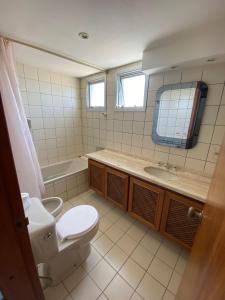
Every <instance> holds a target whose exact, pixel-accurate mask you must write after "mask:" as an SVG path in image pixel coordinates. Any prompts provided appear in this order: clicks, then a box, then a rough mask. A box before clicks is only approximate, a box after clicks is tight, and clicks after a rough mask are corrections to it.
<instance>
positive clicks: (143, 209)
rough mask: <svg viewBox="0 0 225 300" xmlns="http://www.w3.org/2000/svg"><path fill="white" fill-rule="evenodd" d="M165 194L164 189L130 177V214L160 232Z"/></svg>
mask: <svg viewBox="0 0 225 300" xmlns="http://www.w3.org/2000/svg"><path fill="white" fill-rule="evenodd" d="M164 193H165V192H164V190H163V189H161V188H159V187H157V186H155V185H153V184H150V183H148V182H145V181H143V180H139V179H137V178H135V177H130V191H129V204H128V212H129V214H130V215H131V216H133V217H135V218H136V219H138V220H139V221H141V222H143V223H145V224H146V225H148V226H150V227H152V228H154V229H155V230H159V227H160V220H161V214H162V208H163V199H164Z"/></svg>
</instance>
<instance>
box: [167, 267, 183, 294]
mask: <svg viewBox="0 0 225 300" xmlns="http://www.w3.org/2000/svg"><path fill="white" fill-rule="evenodd" d="M181 279H182V275H180V274H178V273H177V272H175V271H174V272H173V275H172V278H171V280H170V283H169V285H168V290H169V291H170V292H172V293H173V294H174V295H176V293H177V291H178V288H179V285H180V283H181Z"/></svg>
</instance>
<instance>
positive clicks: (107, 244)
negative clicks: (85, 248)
mask: <svg viewBox="0 0 225 300" xmlns="http://www.w3.org/2000/svg"><path fill="white" fill-rule="evenodd" d="M93 246H94V247H95V248H96V249H97V250H98V252H99V253H100V254H101V255H105V254H106V253H107V252H108V251H109V250H110V249H111V248H112V247H113V242H112V241H111V240H110V239H109V238H108V237H107V236H106V235H105V234H103V235H102V236H100V238H98V239H97V240H96V241H95V242H94V243H93Z"/></svg>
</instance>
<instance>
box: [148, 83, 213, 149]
mask: <svg viewBox="0 0 225 300" xmlns="http://www.w3.org/2000/svg"><path fill="white" fill-rule="evenodd" d="M207 92H208V87H207V85H206V84H205V83H204V82H202V81H193V82H187V83H178V84H168V85H164V86H162V87H161V88H159V90H158V91H157V94H156V107H155V111H154V117H153V128H152V139H153V141H154V142H155V143H156V144H160V145H167V146H171V147H177V148H183V149H190V148H192V147H194V146H195V145H196V143H197V139H198V134H199V129H200V124H201V119H202V115H203V111H204V107H205V102H206V97H207Z"/></svg>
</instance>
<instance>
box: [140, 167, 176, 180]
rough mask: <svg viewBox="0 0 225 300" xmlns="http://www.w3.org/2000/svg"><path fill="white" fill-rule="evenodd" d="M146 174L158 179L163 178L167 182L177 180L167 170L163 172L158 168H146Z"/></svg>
mask: <svg viewBox="0 0 225 300" xmlns="http://www.w3.org/2000/svg"><path fill="white" fill-rule="evenodd" d="M144 170H145V172H147V173H148V174H150V175H152V176H155V177H158V178H162V179H165V180H176V179H177V176H176V175H175V174H173V173H171V172H169V171H167V170H163V169H160V168H156V167H146V168H144Z"/></svg>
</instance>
